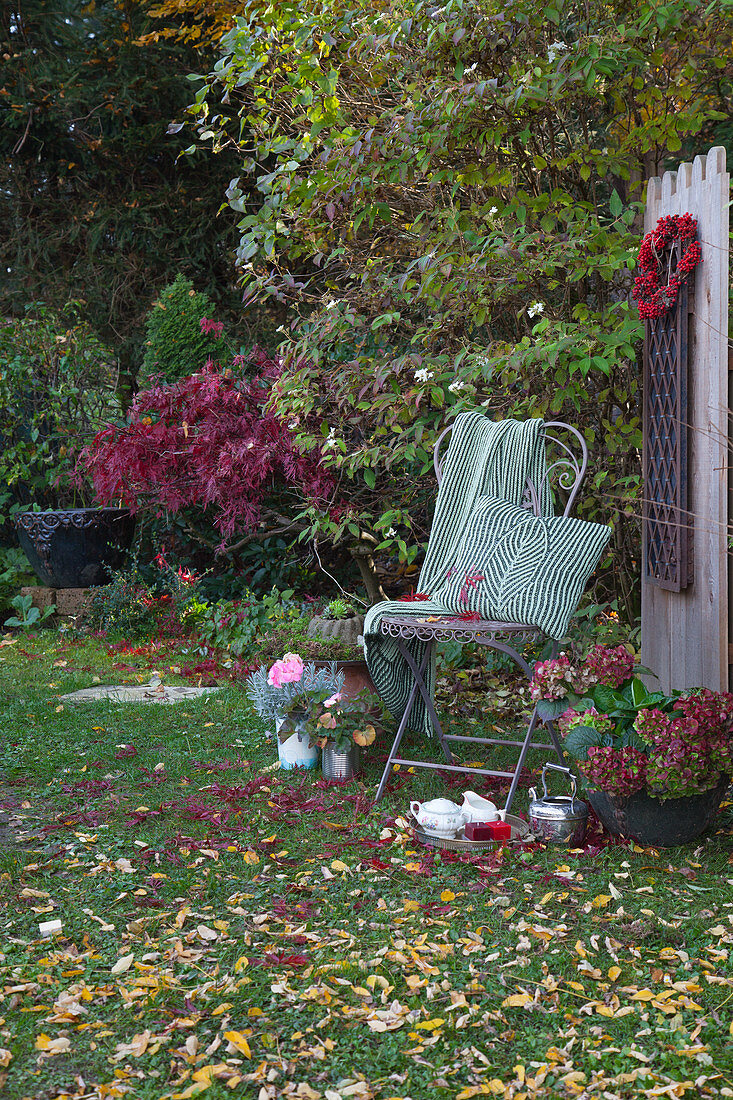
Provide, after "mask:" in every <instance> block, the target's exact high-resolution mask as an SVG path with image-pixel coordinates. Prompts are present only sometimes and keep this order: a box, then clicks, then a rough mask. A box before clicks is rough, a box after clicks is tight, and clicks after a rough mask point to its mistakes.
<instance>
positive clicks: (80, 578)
mask: <svg viewBox="0 0 733 1100" xmlns="http://www.w3.org/2000/svg"><path fill="white" fill-rule="evenodd" d="M15 528H16V531H17V534H18V542H19V543H20V545H21V546H22V548H23V550H24V551H25V554H26V557H27V558H28V561H29V562H30V563H31V566H32V567H33V571H34V572H35V574H36V576H37V577H38V579H39V580H40V581H41V583H42V584H45V585H46V586H47V587H48V588H89V587H90V586H91V585H96V584H107V583H108V581H109V580H110V579H111V576H112V572H113V571H114V570H115V569H121V568H122V566H123V565H124V562H125V556H126V554H127V551H128V550H129V549H130V546H131V545H132V539H133V536H134V534H135V517H134V516H133V515H131V514H130V512H129V511H128V510H127V509H126V508H67V509H63V510H59V511H45V512H22V513H21V514H20V515H19V516H17V517H16V520H15Z"/></svg>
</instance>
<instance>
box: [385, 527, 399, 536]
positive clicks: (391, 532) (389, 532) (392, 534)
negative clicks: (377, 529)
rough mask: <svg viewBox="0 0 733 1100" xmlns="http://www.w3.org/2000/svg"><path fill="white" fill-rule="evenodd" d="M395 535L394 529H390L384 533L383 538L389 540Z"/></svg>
mask: <svg viewBox="0 0 733 1100" xmlns="http://www.w3.org/2000/svg"><path fill="white" fill-rule="evenodd" d="M396 534H397V532H396V531H395V529H394V527H390V528H389V530H388V531H385V532H384V537H385V538H386V539H391V538H394V536H395V535H396Z"/></svg>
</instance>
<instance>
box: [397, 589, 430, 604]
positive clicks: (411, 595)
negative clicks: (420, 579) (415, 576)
mask: <svg viewBox="0 0 733 1100" xmlns="http://www.w3.org/2000/svg"><path fill="white" fill-rule="evenodd" d="M398 599H399V602H400V603H417V601H418V600H430V599H432V596H430V595H429V593H427V592H415V591H412V592H407V593H405V595H404V596H399V597H398Z"/></svg>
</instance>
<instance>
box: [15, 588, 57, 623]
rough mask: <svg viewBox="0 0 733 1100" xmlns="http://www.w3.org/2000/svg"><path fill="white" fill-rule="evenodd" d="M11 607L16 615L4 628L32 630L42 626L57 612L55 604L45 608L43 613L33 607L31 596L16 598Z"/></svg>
mask: <svg viewBox="0 0 733 1100" xmlns="http://www.w3.org/2000/svg"><path fill="white" fill-rule="evenodd" d="M10 606H11V607H12V608H13V609H14V611H15V612H16V614H15V615H11V616H10V618H9V619H6V620H5V622H4V623H3V626H9V627H14V628H15V629H19V630H32V628H33V627H34V626H40V625H41V623H43V622H45V621H46V619H48V618H50V617H51V615H53V614H54V612H55V611H56V604H55V603H54V604H50V605H49V606H48V607H44V609H43V611H39V609H38V608H37V607H34V606H33V597H32V596H30V595H28V596H14V597H13V599H12V600H11V601H10Z"/></svg>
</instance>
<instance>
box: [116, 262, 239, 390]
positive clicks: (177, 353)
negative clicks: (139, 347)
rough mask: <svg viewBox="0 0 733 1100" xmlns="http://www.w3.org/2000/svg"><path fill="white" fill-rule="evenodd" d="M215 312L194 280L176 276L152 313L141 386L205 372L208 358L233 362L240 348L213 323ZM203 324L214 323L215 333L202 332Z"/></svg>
mask: <svg viewBox="0 0 733 1100" xmlns="http://www.w3.org/2000/svg"><path fill="white" fill-rule="evenodd" d="M215 310H216V307H215V306H214V303H213V302H212V301H211V299H210V298H209V296H208V295H207V294H202V293H200V292H199V291H196V290H194V288H193V283H192V282H191V280H190V279H187V278H186V277H185V276H184V275H177V276H176V278H175V279H174V280H173V282H172V283H170V284H169V286H167V287H166V288H165V290H164V291H163V292H162V293H161V295H160V297H159V298H158V299H157V301H155V302H154V303H153V307H152V309H151V311H150V313H149V314H148V320H147V325H146V341H145V357H144V359H143V370H142V372H141V374H140V376H139V378H138V381H139V383H140V385H141V387H143V386H144V384H145V383H146V381H147V380H149V379H150V378H152V377H154V376H161V377H162V378H163V380H164V381H165V382H177V381H178V380H179V379H181V378H186V377H187V376H188V375H189V374H194V373H195V372H196V371H199V370H201V368H202V367H203V366H204V364H205V363H206V361H207V360H208V359H213V360H214V361H215V362H226V361H227V360H229V359H231V357H232V355H233V354H234V352H235V350H236V349H235V347H234V345H233V343H232V341H231V340H230V339H229V337H228V336H224V335H223V326H222V325H221V322H214V321H213V317H214V313H215ZM202 321H204V322H212V325H213V327H214V330H215V331H213V332H205V331H202V328H201V322H202ZM215 333H220V335H216V334H215Z"/></svg>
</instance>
